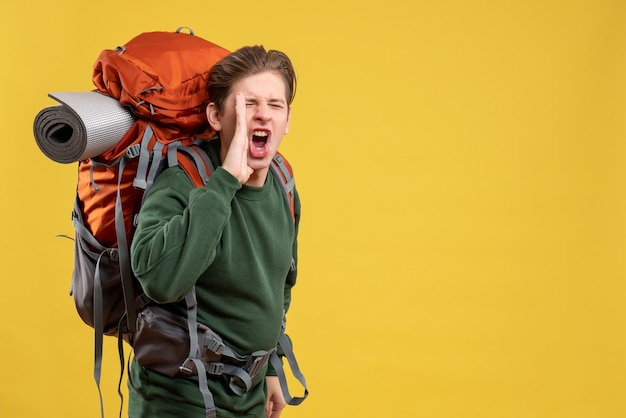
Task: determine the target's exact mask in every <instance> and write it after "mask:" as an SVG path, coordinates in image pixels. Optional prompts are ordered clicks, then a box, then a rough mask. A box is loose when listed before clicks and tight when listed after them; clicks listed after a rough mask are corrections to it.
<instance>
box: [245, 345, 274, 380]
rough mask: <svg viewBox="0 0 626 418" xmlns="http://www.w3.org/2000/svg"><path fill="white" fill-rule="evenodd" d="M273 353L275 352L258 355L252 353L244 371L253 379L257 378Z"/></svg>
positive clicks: (257, 353)
mask: <svg viewBox="0 0 626 418" xmlns="http://www.w3.org/2000/svg"><path fill="white" fill-rule="evenodd" d="M273 352H274V350H271V351H257V352H256V353H252V354H251V355H250V358H249V359H248V362H247V363H246V365H245V366H244V367H243V369H244V370H245V371H246V373H248V374H249V375H250V377H251V378H254V376H256V375H257V373H259V371H260V370H261V369H262V368H263V367H265V365H266V364H267V362H268V361H269V358H270V356H271V355H272V353H273Z"/></svg>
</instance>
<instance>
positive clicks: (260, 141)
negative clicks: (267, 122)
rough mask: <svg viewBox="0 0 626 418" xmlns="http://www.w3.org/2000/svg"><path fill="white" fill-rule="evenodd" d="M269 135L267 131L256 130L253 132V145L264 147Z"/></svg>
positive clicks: (258, 147)
mask: <svg viewBox="0 0 626 418" xmlns="http://www.w3.org/2000/svg"><path fill="white" fill-rule="evenodd" d="M267 139H268V135H267V132H266V131H254V132H253V133H252V146H253V147H254V148H257V149H262V148H264V147H265V145H266V144H267Z"/></svg>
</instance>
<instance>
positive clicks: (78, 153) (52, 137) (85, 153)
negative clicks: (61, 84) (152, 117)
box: [33, 91, 135, 164]
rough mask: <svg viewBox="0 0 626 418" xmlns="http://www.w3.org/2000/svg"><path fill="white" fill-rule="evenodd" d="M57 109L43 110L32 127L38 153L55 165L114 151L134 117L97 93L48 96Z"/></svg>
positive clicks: (110, 98)
mask: <svg viewBox="0 0 626 418" xmlns="http://www.w3.org/2000/svg"><path fill="white" fill-rule="evenodd" d="M48 95H49V96H50V97H51V98H53V99H54V100H56V101H58V102H59V103H60V105H56V106H50V107H46V108H44V109H42V110H41V111H40V112H39V113H38V114H37V116H36V117H35V121H34V123H33V131H34V134H35V141H36V142H37V145H38V146H39V149H41V151H42V152H43V153H44V154H45V155H46V156H47V157H48V158H50V159H51V160H53V161H56V162H58V163H64V164H67V163H73V162H77V161H81V160H85V159H87V158H93V157H96V156H98V155H100V154H102V153H104V152H105V151H108V150H109V149H111V148H113V147H114V146H115V145H116V144H117V143H118V142H119V141H120V140H121V139H122V138H123V137H124V135H125V134H126V132H128V130H129V129H130V128H131V126H132V125H133V123H134V122H135V117H134V116H133V114H132V113H131V112H130V110H128V109H127V108H125V107H124V106H122V105H120V103H119V102H118V101H117V100H116V99H114V98H112V97H109V96H105V95H104V94H101V93H98V92H96V91H87V92H62V93H49V94H48Z"/></svg>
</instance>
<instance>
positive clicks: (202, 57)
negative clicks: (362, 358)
mask: <svg viewBox="0 0 626 418" xmlns="http://www.w3.org/2000/svg"><path fill="white" fill-rule="evenodd" d="M182 29H183V28H179V29H177V30H176V32H147V33H142V34H140V35H138V36H136V37H135V38H133V39H131V40H130V41H129V42H127V43H126V44H125V45H124V46H119V47H117V48H115V49H113V50H103V51H102V52H101V53H100V55H99V56H98V58H97V60H96V62H95V64H94V70H93V83H94V85H95V86H96V89H97V91H98V92H99V93H102V94H104V95H106V96H109V97H112V98H114V99H116V100H118V101H119V104H121V105H123V106H125V107H127V108H129V109H130V110H131V112H132V114H133V116H134V117H135V121H134V123H133V124H132V126H131V128H130V129H129V130H128V131H127V132H126V134H125V135H124V136H123V138H122V139H121V140H120V141H119V142H118V143H117V144H116V145H115V146H114V147H112V148H110V149H109V150H107V151H106V152H104V153H102V154H100V155H98V156H96V157H93V158H88V159H85V160H82V161H80V162H79V164H78V181H77V187H76V199H75V204H74V210H73V213H72V221H73V225H74V228H75V244H74V248H75V257H74V272H73V276H72V289H71V294H72V296H73V298H74V302H75V305H76V309H77V311H78V313H79V315H80V317H81V318H82V320H83V321H84V322H85V323H87V324H88V325H90V326H91V327H93V328H94V351H95V352H94V379H95V381H96V385H97V388H98V393H99V396H100V410H101V415H102V416H104V407H103V402H102V392H101V389H100V376H101V367H102V346H103V337H104V336H105V335H109V336H116V337H117V338H118V349H119V352H120V364H121V372H120V380H119V386H121V382H122V377H123V372H124V354H123V341H126V342H127V343H129V344H130V345H131V346H134V343H135V336H136V333H137V328H136V326H137V319H138V314H139V313H140V312H142V311H143V310H144V309H147V306H148V304H150V303H151V301H150V300H148V299H147V298H146V297H145V295H143V293H142V291H141V286H140V285H139V283H138V281H137V280H136V278H135V277H134V276H133V274H132V270H131V267H130V251H129V248H130V242H131V240H132V236H133V232H134V229H135V226H136V219H137V214H138V213H139V209H140V207H141V203H142V201H143V198H144V196H145V194H146V192H147V191H148V190H149V188H150V186H151V185H152V184H153V182H154V180H155V178H156V177H157V176H158V175H159V173H161V172H162V171H163V170H164V169H165V168H167V167H171V166H175V165H179V166H180V167H181V168H182V169H183V170H184V171H185V173H186V174H187V175H188V177H189V179H190V180H191V182H192V183H193V185H194V186H195V187H203V186H204V185H205V184H206V183H207V181H208V178H209V176H210V175H211V172H212V171H213V169H214V167H213V166H212V165H211V162H210V160H209V158H208V156H207V155H206V153H205V152H204V151H203V150H202V148H201V147H200V145H201V144H202V142H203V141H207V140H210V139H211V138H212V137H213V136H214V134H215V132H212V131H211V130H210V126H209V125H208V122H207V120H206V115H205V109H206V106H207V104H208V101H209V98H208V93H207V90H206V82H207V77H208V72H209V70H210V68H211V67H212V66H213V64H215V63H216V62H217V61H218V60H220V59H221V58H223V57H225V56H226V55H227V54H228V53H229V51H227V50H226V49H224V48H222V47H220V46H218V45H215V44H213V43H211V42H209V41H206V40H204V39H202V38H200V37H197V36H195V35H194V33H193V31H191V30H190V29H189V32H190V33H185V32H183V31H182ZM271 168H272V171H273V173H274V177H275V178H276V179H278V180H279V182H280V183H281V185H282V187H283V190H284V191H285V196H286V198H287V199H288V202H289V206H290V207H291V210H292V215H293V201H294V199H293V188H294V181H293V172H292V170H291V167H290V166H289V164H288V163H287V161H286V160H285V159H284V158H283V157H282V156H281V155H279V154H277V156H276V157H275V159H274V161H273V163H272V166H271ZM186 299H187V302H188V308H189V309H188V318H187V323H188V331H189V332H188V339H189V341H190V343H189V355H188V358H187V360H189V361H188V362H187V363H186V364H187V365H188V366H192V367H190V368H185V370H188V371H194V372H195V373H197V374H198V376H199V381H200V387H199V388H200V391H201V392H202V394H203V397H204V400H205V405H206V411H207V417H210V416H215V408H214V405H213V404H212V397H211V395H210V393H208V388H207V387H206V376H205V373H204V372H205V365H204V363H203V361H202V357H203V353H202V352H201V351H203V349H206V347H201V345H199V344H202V343H203V342H204V337H205V334H206V333H207V332H209V331H210V329H209V330H208V331H207V330H205V329H204V328H203V329H202V334H201V336H200V337H201V338H203V339H202V340H199V339H198V335H200V334H196V329H197V330H198V333H200V327H199V325H200V324H196V322H195V292H194V290H193V289H192V292H190V294H189V295H188V296H187V298H186ZM150 312H158V307H156V308H155V309H153V310H152V311H150ZM146 313H147V311H146ZM144 317H147V316H146V315H144V316H143V317H142V318H144ZM283 330H284V327H283ZM218 338H219V336H218ZM279 345H281V347H282V348H283V350H284V351H285V356H286V358H287V360H288V361H289V364H290V366H291V369H292V372H294V375H296V377H297V378H298V380H300V382H301V383H302V384H303V385H304V386H305V389H306V384H305V383H304V377H303V376H301V373H300V371H299V369H298V366H297V363H296V362H295V358H293V354H292V352H291V347H290V344H289V341H288V340H287V339H286V337H285V336H284V334H283V333H282V332H281V337H280V342H279ZM135 348H136V347H135ZM220 349H221V352H220V354H221V353H225V354H224V355H226V354H228V351H227V347H226V351H224V347H221V348H220ZM142 351H145V350H142ZM136 354H137V352H136ZM233 356H236V354H234V353H233ZM270 357H272V358H270ZM247 360H249V359H246V361H247ZM254 360H257V359H254ZM264 361H265V362H268V361H269V362H271V364H272V365H273V366H274V367H275V368H277V373H278V374H279V377H280V379H281V387H282V388H283V392H284V393H285V397H286V400H287V401H288V402H289V403H290V404H293V405H296V404H299V403H300V402H301V401H302V400H303V399H304V397H306V396H307V394H308V392H307V391H305V395H304V397H301V398H292V397H291V396H290V395H289V393H288V390H287V386H286V381H285V376H284V372H283V371H282V366H281V363H280V359H278V360H277V356H276V353H275V352H274V353H268V354H267V358H266V359H264ZM257 363H258V362H257ZM182 369H183V367H182V365H181V370H182ZM213 371H214V372H215V370H213ZM218 371H219V370H218ZM206 372H209V373H210V372H211V371H210V370H206ZM221 372H224V373H226V372H228V371H221ZM230 372H233V373H235V374H238V375H241V376H243V377H241V376H240V377H239V378H236V379H235V380H237V383H241V381H242V380H241V379H243V384H244V386H246V383H247V382H248V380H249V376H248V375H249V374H250V370H248V371H247V373H248V375H247V374H246V373H243V374H242V373H240V371H239V370H236V371H233V370H231V371H230ZM255 372H256V371H255ZM214 374H218V373H214ZM233 386H234V387H238V385H237V384H234V385H233ZM118 393H119V394H120V397H121V396H122V395H121V391H120V388H119V387H118ZM122 402H123V399H122ZM121 409H122V407H121V406H120V414H121Z"/></svg>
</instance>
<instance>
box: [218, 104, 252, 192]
mask: <svg viewBox="0 0 626 418" xmlns="http://www.w3.org/2000/svg"><path fill="white" fill-rule="evenodd" d="M235 114H236V116H237V124H236V126H235V134H234V136H233V139H232V141H231V143H230V147H229V148H228V152H227V153H226V157H225V158H224V162H223V163H222V167H223V168H224V169H225V170H227V171H228V172H229V173H230V174H232V175H233V176H234V177H235V178H237V180H239V182H240V183H241V184H245V183H246V182H247V181H248V180H249V179H250V176H251V175H252V173H253V172H254V170H253V169H252V168H251V167H250V166H249V165H248V148H249V141H248V127H247V122H246V102H245V99H244V97H243V95H242V94H237V95H236V96H235Z"/></svg>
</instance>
